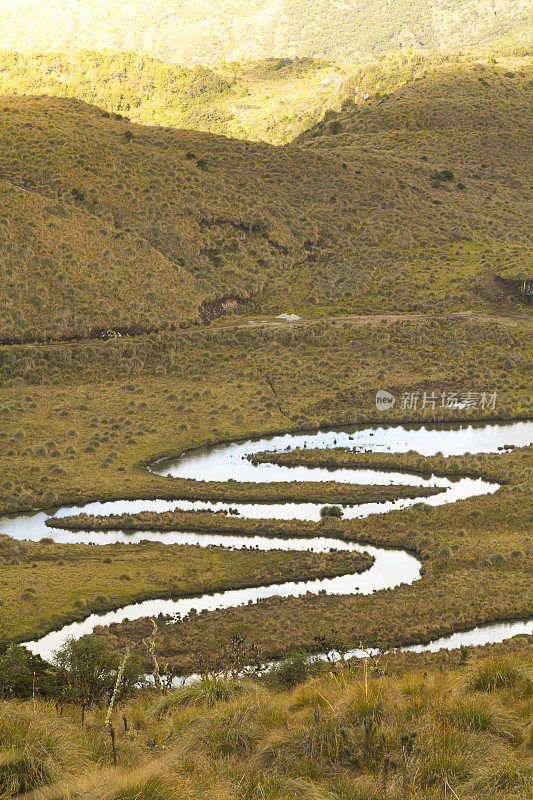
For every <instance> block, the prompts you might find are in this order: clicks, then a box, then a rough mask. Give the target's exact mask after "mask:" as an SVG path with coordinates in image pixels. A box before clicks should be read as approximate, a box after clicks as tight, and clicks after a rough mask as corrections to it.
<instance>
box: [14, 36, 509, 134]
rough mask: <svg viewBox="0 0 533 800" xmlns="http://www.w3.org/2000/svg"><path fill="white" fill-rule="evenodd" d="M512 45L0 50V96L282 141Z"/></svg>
mask: <svg viewBox="0 0 533 800" xmlns="http://www.w3.org/2000/svg"><path fill="white" fill-rule="evenodd" d="M517 50H518V51H520V48H518V49H517V48H516V47H514V48H513V47H504V46H500V47H496V46H490V47H476V48H473V49H470V50H468V51H465V52H455V53H449V52H442V51H439V50H428V49H420V48H418V49H416V48H415V49H406V48H404V49H402V50H398V51H393V52H390V53H387V54H382V55H380V56H378V57H377V58H374V59H372V60H370V61H366V62H364V63H362V64H359V65H356V66H346V65H344V66H339V65H338V64H334V63H332V62H328V61H324V60H315V59H311V58H293V59H291V58H268V59H263V60H261V61H241V62H232V63H228V62H225V63H222V64H219V65H217V66H216V67H213V68H209V67H193V68H191V67H184V66H181V65H179V64H170V63H165V62H163V61H160V60H159V59H155V58H149V57H148V56H144V55H140V54H138V53H101V52H93V51H82V52H77V53H74V54H68V53H64V54H61V53H48V54H44V55H43V54H40V55H24V54H21V53H12V52H9V53H6V52H0V95H1V94H7V95H41V94H47V95H51V96H54V97H69V98H70V97H76V98H78V99H79V100H84V101H85V102H87V103H91V104H92V105H97V106H99V107H100V108H102V109H104V110H106V111H109V112H113V113H115V114H121V115H127V116H128V117H130V118H131V120H132V121H133V122H139V123H141V124H143V125H163V126H173V127H177V128H188V129H191V130H199V131H206V132H210V133H220V134H223V135H224V136H232V137H236V138H239V139H249V140H252V141H257V140H262V141H267V142H270V143H271V144H288V143H289V142H291V141H292V140H293V139H294V138H295V137H296V136H298V135H299V134H301V133H303V132H304V131H306V130H307V129H308V128H310V127H312V126H313V125H315V124H316V123H318V122H319V121H320V120H322V118H323V117H324V115H325V113H326V112H328V111H331V110H333V111H340V110H341V109H342V108H343V107H344V106H345V105H346V104H348V105H349V104H351V103H353V102H361V101H362V100H365V99H367V98H368V97H369V96H371V95H375V94H385V93H388V94H390V93H391V92H393V91H395V90H396V89H398V88H399V87H400V86H403V85H405V84H407V83H412V82H413V81H415V80H417V79H418V78H421V77H425V76H426V75H427V74H428V73H429V72H431V71H434V70H436V69H440V68H442V67H451V66H458V65H461V64H463V65H470V66H472V67H475V66H476V65H479V63H482V64H483V63H485V64H487V63H490V64H497V63H498V61H502V63H506V60H507V59H509V58H510V57H511V58H512V57H513V54H514V55H516V52H517Z"/></svg>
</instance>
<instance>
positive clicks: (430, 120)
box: [0, 59, 531, 339]
mask: <svg viewBox="0 0 533 800" xmlns="http://www.w3.org/2000/svg"><path fill="white" fill-rule="evenodd" d="M513 64H514V70H510V69H509V63H506V64H503V63H502V64H496V65H487V66H482V65H453V64H452V65H449V66H448V67H441V68H440V69H439V70H436V71H432V72H430V73H429V74H428V75H427V76H426V77H425V78H421V79H420V80H418V81H414V82H412V83H410V84H407V85H405V86H404V87H403V88H400V89H398V90H397V92H395V93H393V94H391V95H390V96H389V97H387V98H384V97H380V98H374V99H373V100H370V101H368V102H367V103H365V104H364V105H363V107H362V108H359V107H358V108H355V109H353V108H350V109H348V110H345V111H343V112H341V113H340V114H339V115H338V116H336V115H335V114H331V115H329V116H330V119H328V120H326V121H324V122H322V123H320V125H319V126H318V127H315V128H313V129H312V130H311V131H310V132H309V133H308V134H305V135H303V136H302V137H301V138H300V139H299V140H298V144H299V146H288V147H284V148H279V147H275V146H272V145H268V144H264V143H255V144H254V143H249V142H245V141H238V140H232V139H227V138H224V137H220V136H215V135H211V134H205V133H199V132H190V131H183V130H174V129H165V128H158V127H143V126H140V125H136V124H133V123H130V122H128V121H127V120H125V119H123V118H118V117H117V116H116V115H113V114H110V113H109V112H107V111H102V110H101V109H98V108H96V107H94V106H89V105H87V104H85V103H83V102H81V101H79V100H75V99H68V100H65V99H58V98H49V97H46V96H43V97H6V98H4V99H2V100H0V182H1V192H0V224H2V226H3V228H4V230H5V232H6V233H5V235H3V241H2V251H1V257H2V266H3V270H2V275H1V278H0V279H1V280H2V287H1V289H2V297H3V306H4V309H3V310H4V313H3V315H2V328H1V331H0V336H2V337H3V338H8V339H24V338H31V337H40V336H43V335H44V336H51V337H58V336H68V335H77V336H83V335H87V334H88V333H89V332H90V331H91V330H93V329H95V328H101V327H112V328H117V327H128V326H131V327H134V328H135V327H139V326H140V327H145V328H146V327H151V328H161V327H172V326H175V325H177V324H179V323H180V322H182V321H184V320H187V319H195V318H198V316H199V311H198V309H200V306H201V304H202V302H204V301H205V302H207V303H208V304H209V305H207V306H205V305H204V307H203V309H201V312H200V316H203V317H204V319H205V317H206V316H215V315H216V314H218V313H219V312H220V311H222V310H224V309H225V310H231V309H233V310H236V308H237V307H238V303H239V302H240V301H244V300H247V299H249V298H252V299H253V304H254V305H253V306H252V305H248V306H244V307H243V309H242V310H244V311H248V312H249V313H250V312H253V313H257V312H261V313H267V312H275V313H279V312H280V311H286V310H288V309H290V310H295V311H296V312H300V313H313V314H316V313H339V312H342V311H350V312H361V311H378V312H381V311H383V310H392V311H413V310H415V311H416V310H428V311H433V310H463V309H469V308H482V307H484V305H486V301H487V300H490V301H498V300H501V299H502V298H503V299H504V300H505V299H507V300H510V301H514V298H513V291H512V290H511V289H507V288H506V287H504V288H502V287H501V286H499V285H497V284H495V283H494V275H497V274H500V272H501V271H502V270H506V272H507V273H508V274H509V272H510V274H511V275H512V276H516V278H517V279H518V278H520V279H522V278H523V277H524V276H526V277H527V275H528V272H527V269H528V267H527V257H528V250H527V245H528V241H527V228H528V215H529V206H528V204H529V200H530V195H529V186H528V176H527V174H526V171H525V165H527V163H528V157H527V156H528V154H527V144H526V143H527V138H526V137H527V132H528V123H529V108H528V102H529V97H530V94H531V68H530V67H529V66H528V65H527V63H526V61H525V60H524V59H515V60H514V62H513ZM488 126H490V129H488ZM450 127H452V128H453V129H454V130H455V131H456V132H457V134H460V135H454V136H453V137H450V135H449V131H450ZM448 172H453V176H452V178H450V177H449V175H448ZM227 298H229V299H230V301H229V303H226V305H221V304H220V302H219V301H220V300H223V299H227ZM518 299H519V297H518ZM217 303H218V304H217Z"/></svg>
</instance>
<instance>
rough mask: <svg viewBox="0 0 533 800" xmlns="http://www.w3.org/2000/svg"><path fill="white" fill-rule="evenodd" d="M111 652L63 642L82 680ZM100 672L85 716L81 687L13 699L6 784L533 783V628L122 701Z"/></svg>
mask: <svg viewBox="0 0 533 800" xmlns="http://www.w3.org/2000/svg"><path fill="white" fill-rule="evenodd" d="M77 650H79V648H77ZM89 652H90V653H91V654H92V657H93V661H92V662H91V663H88V662H87V655H88V654H89ZM97 655H98V657H99V659H100V660H101V658H102V654H101V653H97V652H96V650H95V648H94V647H92V648H89V649H88V650H87V648H86V652H84V653H78V652H76V653H74V652H70V650H69V646H67V648H66V649H65V653H64V654H63V653H62V654H60V659H59V660H60V663H65V664H66V665H67V672H66V677H68V679H69V680H70V681H71V682H72V686H74V685H77V686H79V687H80V688H81V685H83V684H80V683H77V681H79V680H80V679H82V681H86V680H87V679H88V678H89V677H94V676H95V674H96V673H95V671H94V663H95V662H94V658H95V656H97ZM73 656H75V657H74V658H73ZM113 669H114V671H115V674H116V669H117V667H116V665H115V666H114V668H113ZM106 674H107V673H106ZM110 674H112V672H111V673H110ZM313 675H314V676H313ZM100 684H101V686H102V688H103V692H102V694H101V695H100V696H98V697H94V698H93V702H91V703H90V704H87V706H86V707H85V706H84V714H83V716H84V718H85V725H84V726H82V725H81V724H80V719H81V716H80V705H79V703H77V704H74V703H73V701H72V699H71V700H70V702H69V700H68V699H67V698H63V699H62V700H61V702H60V703H56V704H55V708H54V704H53V703H50V702H48V703H47V702H45V701H42V700H40V699H39V698H37V699H34V700H33V702H32V701H31V700H30V701H10V702H4V703H3V706H2V708H1V709H0V729H1V732H2V737H1V742H2V744H1V748H2V760H1V767H0V786H1V787H2V791H3V794H4V795H5V796H6V797H12V796H15V795H16V794H18V793H19V792H23V791H31V790H35V789H39V788H42V789H44V790H45V796H46V797H47V798H50V800H67V798H74V799H75V800H82V798H84V799H85V800H89V798H91V800H93V799H94V798H98V800H125V799H126V798H127V799H128V800H130V799H133V798H136V800H169V799H170V800H174V799H175V800H178V798H179V800H182V799H186V800H193V798H194V800H212V798H216V800H237V799H238V800H255V798H265V797H268V798H269V800H292V798H294V800H314V799H315V798H317V797H320V798H328V800H330V799H331V800H354V798H355V799H356V800H363V799H364V800H378V799H379V800H400V798H401V800H415V798H416V800H432V799H433V798H436V797H445V796H449V795H450V794H451V795H452V797H453V796H457V797H460V798H462V800H478V799H479V798H481V797H486V796H488V793H489V792H490V795H491V796H493V797H497V798H498V800H515V799H516V798H517V797H521V798H522V797H523V798H526V797H530V796H531V794H532V791H533V773H532V770H531V763H530V762H531V748H532V741H531V725H530V716H531V692H532V664H531V643H530V641H527V638H526V639H525V640H524V641H522V642H520V640H517V641H516V643H515V644H514V645H513V644H511V645H508V646H507V648H506V650H505V651H504V652H502V649H501V646H492V647H489V648H481V652H480V653H477V654H476V653H474V652H469V651H464V652H463V653H462V654H461V657H460V658H459V657H458V655H452V654H450V655H448V654H442V653H439V654H436V655H432V656H427V655H422V656H414V655H412V654H410V655H408V656H407V655H401V656H396V655H390V656H381V657H379V658H377V659H374V660H372V661H371V662H370V663H363V661H359V662H357V661H350V662H348V664H347V665H341V666H338V667H337V668H333V667H332V665H330V664H323V665H322V666H319V665H313V664H311V663H309V662H306V661H305V659H304V660H302V659H301V658H300V657H298V656H293V657H292V658H290V659H288V660H287V661H286V662H285V663H284V664H281V665H279V666H278V667H276V669H275V670H274V671H272V670H271V671H270V672H269V673H267V674H266V675H265V677H264V678H250V677H239V676H238V675H235V676H230V675H227V676H225V677H223V676H220V677H214V676H209V675H205V676H204V677H203V678H201V679H200V681H198V682H197V683H195V684H193V685H191V686H186V687H181V688H178V689H176V690H174V691H170V692H169V693H167V694H166V695H163V696H161V694H159V693H157V692H155V691H154V690H151V691H147V690H141V691H137V692H136V693H135V692H134V693H133V695H132V693H131V690H130V691H126V692H124V693H123V695H122V696H121V694H119V696H118V697H117V699H116V702H114V703H113V705H112V706H111V708H110V711H109V712H108V711H107V708H108V703H109V689H108V690H107V692H106V690H105V689H104V684H105V680H101V681H100V682H99V685H100ZM72 697H74V696H72ZM56 709H57V710H56ZM59 714H60V715H61V716H59ZM106 720H107V724H104V723H105V722H106ZM111 732H112V737H111V736H110V733H111ZM114 759H115V761H116V766H114V765H113V761H114Z"/></svg>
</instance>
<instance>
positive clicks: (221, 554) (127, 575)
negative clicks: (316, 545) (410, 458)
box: [0, 535, 372, 642]
mask: <svg viewBox="0 0 533 800" xmlns="http://www.w3.org/2000/svg"><path fill="white" fill-rule="evenodd" d="M0 563H2V564H3V566H4V570H3V572H4V580H3V582H2V586H1V588H0V598H1V601H2V633H3V636H5V637H7V638H8V639H9V640H12V641H19V642H20V641H28V640H30V639H34V638H38V637H39V636H42V635H44V634H45V633H48V632H49V631H50V630H54V629H57V628H60V627H62V626H63V625H65V624H67V623H69V622H74V621H77V620H82V619H85V618H86V617H88V616H89V615H90V614H92V613H103V612H105V611H110V610H112V609H114V608H118V607H121V606H124V605H128V604H129V603H135V602H138V601H141V600H146V599H149V598H155V597H161V598H167V597H168V598H172V597H185V596H193V595H203V594H206V593H210V592H218V591H224V590H226V589H240V588H244V587H247V586H258V585H261V586H262V585H264V584H268V583H283V582H284V581H288V580H308V579H311V578H316V577H333V576H335V575H339V574H345V573H348V572H362V571H364V570H365V569H368V568H369V567H370V566H371V564H372V558H371V557H370V556H367V555H365V554H359V553H353V554H351V553H345V552H342V553H341V552H338V553H336V552H331V553H323V554H317V553H310V552H309V553H307V552H305V553H291V552H283V551H280V550H277V551H276V550H269V551H268V552H260V551H257V550H253V549H246V548H245V549H243V550H238V551H234V550H228V549H226V548H223V547H194V546H188V545H164V544H163V543H160V542H144V543H141V544H135V545H124V544H108V545H102V546H99V547H95V546H93V545H83V544H68V545H67V544H55V543H54V542H52V541H51V540H49V541H46V540H43V541H41V542H39V543H36V542H18V541H16V540H13V539H11V538H10V537H8V536H5V535H4V536H0ZM58 597H60V598H61V601H60V602H59V603H58Z"/></svg>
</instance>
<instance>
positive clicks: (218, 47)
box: [0, 0, 530, 65]
mask: <svg viewBox="0 0 533 800" xmlns="http://www.w3.org/2000/svg"><path fill="white" fill-rule="evenodd" d="M529 23H530V9H529V3H528V2H527V0H396V2H394V3H391V2H390V1H389V0H365V2H361V0H344V1H343V2H331V0H313V2H308V0H220V2H218V3H216V4H213V3H206V2H205V0H186V1H185V2H183V0H165V2H162V0H156V2H153V1H149V0H138V2H132V0H106V2H105V3H102V2H98V0H43V1H42V2H41V3H38V4H35V3H33V2H30V0H4V2H3V3H2V7H1V8H0V30H1V31H2V47H3V49H4V50H18V51H22V52H29V53H42V52H48V51H59V52H65V51H68V52H75V51H76V50H79V49H84V48H89V49H93V50H130V51H136V52H141V53H146V54H147V55H152V56H158V57H160V58H163V59H166V60H171V61H179V62H181V63H184V64H197V63H199V64H211V65H214V64H218V63H219V62H221V61H225V60H226V61H227V60H241V59H258V58H265V57H272V56H275V57H287V56H288V57H294V56H312V57H318V58H328V59H332V60H336V61H346V62H351V63H353V62H354V61H356V60H359V59H361V58H363V59H364V58H368V57H369V56H373V55H376V54H378V53H382V52H387V51H390V50H396V49H399V48H403V47H429V48H444V49H450V48H452V49H457V48H462V47H465V46H472V45H476V44H486V43H488V42H492V41H495V40H496V39H500V38H513V37H516V36H517V35H518V36H520V35H521V33H522V32H523V29H524V27H525V26H526V25H528V24H529Z"/></svg>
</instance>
